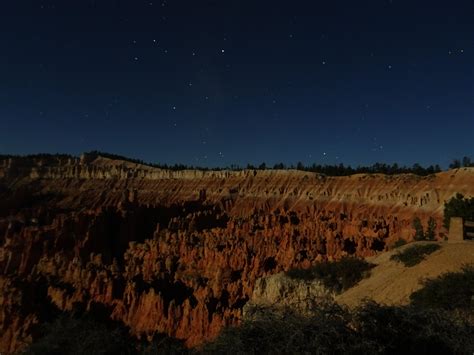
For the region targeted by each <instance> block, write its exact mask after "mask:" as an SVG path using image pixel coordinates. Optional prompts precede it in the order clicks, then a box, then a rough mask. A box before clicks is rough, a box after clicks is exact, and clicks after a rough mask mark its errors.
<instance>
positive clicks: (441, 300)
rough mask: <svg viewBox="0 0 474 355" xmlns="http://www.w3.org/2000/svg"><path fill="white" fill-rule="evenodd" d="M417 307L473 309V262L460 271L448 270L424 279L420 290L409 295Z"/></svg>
mask: <svg viewBox="0 0 474 355" xmlns="http://www.w3.org/2000/svg"><path fill="white" fill-rule="evenodd" d="M410 299H411V302H412V304H413V305H416V306H419V307H430V308H442V309H446V310H453V309H460V310H471V311H474V264H472V265H468V266H465V267H464V268H463V269H462V271H461V272H450V273H446V274H444V275H441V276H440V277H438V278H436V279H430V280H426V281H425V282H424V287H423V288H422V289H421V290H418V291H416V292H414V293H413V294H412V295H411V296H410Z"/></svg>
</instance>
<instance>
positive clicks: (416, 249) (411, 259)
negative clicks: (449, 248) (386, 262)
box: [390, 244, 440, 267]
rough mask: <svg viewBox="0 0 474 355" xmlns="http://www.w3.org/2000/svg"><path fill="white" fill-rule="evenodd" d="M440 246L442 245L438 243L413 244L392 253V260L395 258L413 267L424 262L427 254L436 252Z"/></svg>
mask: <svg viewBox="0 0 474 355" xmlns="http://www.w3.org/2000/svg"><path fill="white" fill-rule="evenodd" d="M439 248H440V246H439V245H438V244H425V245H413V246H411V247H409V248H407V249H405V250H403V251H399V252H398V253H396V254H394V255H392V256H391V257H390V260H395V261H398V262H401V263H403V264H404V265H405V266H408V267H411V266H415V265H417V264H419V263H420V262H422V261H423V260H424V259H425V256H426V255H429V254H431V253H433V252H435V251H436V250H438V249H439Z"/></svg>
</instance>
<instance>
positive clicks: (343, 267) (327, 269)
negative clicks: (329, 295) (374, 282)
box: [286, 257, 374, 292]
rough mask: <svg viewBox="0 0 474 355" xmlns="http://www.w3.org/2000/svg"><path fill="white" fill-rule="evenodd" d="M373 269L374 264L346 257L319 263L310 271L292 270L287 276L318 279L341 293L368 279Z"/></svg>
mask: <svg viewBox="0 0 474 355" xmlns="http://www.w3.org/2000/svg"><path fill="white" fill-rule="evenodd" d="M373 267H374V265H373V264H370V263H368V262H367V261H365V260H363V259H358V258H354V257H345V258H342V259H341V260H339V261H334V262H328V261H326V262H321V263H317V264H315V265H314V266H312V267H311V268H309V269H292V270H289V271H287V273H286V274H287V275H288V276H289V277H291V278H293V279H300V280H315V279H318V280H321V282H322V283H323V285H324V286H325V287H327V288H329V289H331V290H333V291H335V292H341V291H344V290H347V289H349V288H351V287H352V286H354V285H355V284H357V283H358V282H359V281H360V280H362V279H363V278H365V277H367V276H368V275H369V271H370V269H372V268H373Z"/></svg>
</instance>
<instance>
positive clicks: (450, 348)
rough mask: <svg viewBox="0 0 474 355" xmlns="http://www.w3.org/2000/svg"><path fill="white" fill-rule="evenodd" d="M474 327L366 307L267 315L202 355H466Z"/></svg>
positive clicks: (447, 318)
mask: <svg viewBox="0 0 474 355" xmlns="http://www.w3.org/2000/svg"><path fill="white" fill-rule="evenodd" d="M473 332H474V327H473V326H472V325H470V324H469V323H467V322H466V321H464V320H462V319H461V318H456V317H454V316H452V315H451V314H449V313H447V312H443V311H433V310H427V309H419V308H416V307H413V306H406V307H390V306H381V305H378V304H376V303H366V304H365V305H363V306H362V307H360V308H359V309H357V310H354V311H350V310H348V309H346V308H344V307H340V306H338V305H336V304H328V305H326V306H322V307H321V308H319V309H316V310H315V312H314V315H313V316H311V317H302V316H299V315H297V314H295V313H292V312H291V311H287V312H279V311H272V310H268V311H267V312H266V316H262V317H260V318H259V319H256V320H252V321H248V322H244V323H243V324H242V325H241V326H239V327H235V328H228V329H226V330H224V331H223V333H222V334H221V336H220V337H219V338H218V339H217V340H216V341H215V342H213V343H210V344H208V345H207V346H205V347H204V352H205V353H219V354H224V353H236V354H470V353H472V351H473V350H474V337H472V334H473Z"/></svg>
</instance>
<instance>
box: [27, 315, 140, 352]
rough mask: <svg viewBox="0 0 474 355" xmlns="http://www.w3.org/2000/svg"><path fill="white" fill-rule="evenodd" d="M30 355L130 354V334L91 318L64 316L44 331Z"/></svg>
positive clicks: (44, 328) (131, 349) (28, 350)
mask: <svg viewBox="0 0 474 355" xmlns="http://www.w3.org/2000/svg"><path fill="white" fill-rule="evenodd" d="M41 328H42V329H41V333H42V336H41V337H40V338H39V339H38V340H36V341H35V342H33V343H32V344H31V345H30V346H29V348H28V349H27V351H26V353H27V354H58V355H62V354H131V353H133V350H134V349H133V348H132V347H131V346H130V342H128V341H127V338H128V337H127V334H125V333H124V332H123V331H121V330H120V329H118V328H115V329H109V328H108V327H106V326H105V325H104V324H102V323H100V322H97V321H94V320H92V319H89V318H84V317H81V318H74V317H72V316H68V315H62V316H60V317H59V318H57V319H56V320H55V321H54V322H52V323H48V324H45V325H43V326H42V327H41Z"/></svg>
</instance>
